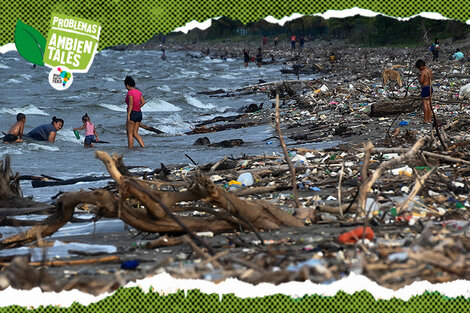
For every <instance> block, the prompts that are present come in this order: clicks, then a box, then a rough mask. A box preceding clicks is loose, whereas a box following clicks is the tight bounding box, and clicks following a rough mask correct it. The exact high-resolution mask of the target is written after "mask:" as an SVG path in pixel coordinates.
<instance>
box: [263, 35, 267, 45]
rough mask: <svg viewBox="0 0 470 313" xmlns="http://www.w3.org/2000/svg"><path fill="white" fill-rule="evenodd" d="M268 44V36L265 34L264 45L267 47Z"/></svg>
mask: <svg viewBox="0 0 470 313" xmlns="http://www.w3.org/2000/svg"><path fill="white" fill-rule="evenodd" d="M267 44H268V37H266V35H264V36H263V47H265V46H266V45H267Z"/></svg>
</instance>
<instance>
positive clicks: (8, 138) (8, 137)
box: [3, 134, 18, 142]
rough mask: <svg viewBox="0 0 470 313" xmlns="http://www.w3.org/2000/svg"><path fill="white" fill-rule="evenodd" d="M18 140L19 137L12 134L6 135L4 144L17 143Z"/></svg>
mask: <svg viewBox="0 0 470 313" xmlns="http://www.w3.org/2000/svg"><path fill="white" fill-rule="evenodd" d="M17 140H18V136H15V135H12V134H6V135H5V137H3V141H4V142H15V141H17Z"/></svg>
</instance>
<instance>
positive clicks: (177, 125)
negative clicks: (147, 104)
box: [156, 114, 192, 135]
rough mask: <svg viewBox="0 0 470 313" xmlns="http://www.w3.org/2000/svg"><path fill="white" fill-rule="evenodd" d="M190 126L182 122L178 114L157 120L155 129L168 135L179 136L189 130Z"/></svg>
mask: <svg viewBox="0 0 470 313" xmlns="http://www.w3.org/2000/svg"><path fill="white" fill-rule="evenodd" d="M191 126H192V125H191V124H190V123H188V122H185V121H183V119H182V118H181V116H180V115H179V114H173V115H171V116H169V117H163V118H160V119H159V120H158V124H157V126H156V128H158V129H160V130H161V131H164V132H165V133H166V134H168V135H181V134H183V133H185V132H188V131H190V130H191Z"/></svg>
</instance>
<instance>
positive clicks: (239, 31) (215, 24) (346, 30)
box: [151, 15, 470, 46]
mask: <svg viewBox="0 0 470 313" xmlns="http://www.w3.org/2000/svg"><path fill="white" fill-rule="evenodd" d="M291 34H295V35H296V36H300V35H304V36H305V38H306V40H308V41H312V40H344V41H346V42H350V43H354V44H360V45H363V46H384V45H402V44H413V43H416V42H419V41H422V40H423V39H425V41H427V42H431V41H433V40H434V38H439V39H451V40H454V41H455V40H462V39H466V38H469V34H470V25H467V24H465V23H462V22H459V21H453V20H432V19H425V18H422V17H416V18H413V19H410V20H408V21H399V20H397V19H394V18H390V17H385V16H382V15H378V16H376V17H363V16H359V15H356V16H352V17H347V18H330V19H327V20H326V19H323V18H321V17H318V16H304V17H302V18H299V19H296V20H293V21H290V22H287V23H285V24H284V26H280V25H278V24H272V23H268V22H266V21H265V20H260V21H258V22H254V23H249V24H246V25H244V24H242V23H241V22H239V21H234V20H231V19H229V18H226V17H222V18H220V19H218V20H213V21H212V25H211V27H209V28H208V29H206V30H200V29H194V30H191V31H189V32H188V34H184V33H181V32H175V33H170V34H168V35H167V38H171V39H172V41H180V42H188V43H189V42H199V41H213V40H219V41H220V40H230V41H245V40H259V38H260V36H263V35H266V36H268V37H269V40H270V41H272V39H273V38H274V37H276V36H278V37H279V39H280V40H281V41H283V40H284V41H285V40H288V38H289V36H290V35H291ZM161 38H162V35H159V36H155V37H154V38H152V39H151V41H157V40H161Z"/></svg>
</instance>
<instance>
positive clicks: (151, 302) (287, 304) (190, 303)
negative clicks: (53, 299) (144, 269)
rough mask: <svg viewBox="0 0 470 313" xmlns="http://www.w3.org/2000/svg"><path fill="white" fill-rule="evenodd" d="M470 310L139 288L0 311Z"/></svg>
mask: <svg viewBox="0 0 470 313" xmlns="http://www.w3.org/2000/svg"><path fill="white" fill-rule="evenodd" d="M469 310H470V301H469V300H468V299H465V298H463V297H458V298H446V297H443V296H441V295H440V294H439V293H436V292H433V293H424V294H423V295H420V296H415V297H412V298H411V299H410V300H408V301H404V300H400V299H396V298H394V299H391V300H375V299H374V297H373V296H372V295H371V294H370V293H368V292H366V291H361V292H356V293H355V294H353V295H350V294H347V293H344V292H341V291H340V292H338V293H337V294H336V295H335V296H333V297H323V296H318V295H313V296H305V297H303V298H300V299H293V298H291V297H289V296H286V295H282V294H277V295H273V296H266V297H263V298H238V297H236V296H234V295H233V294H228V295H224V296H223V297H222V299H219V295H217V294H210V295H207V294H203V293H201V292H200V291H197V290H191V291H188V293H187V296H185V295H184V292H183V291H179V292H178V293H176V294H170V295H167V296H161V295H158V294H156V293H153V292H149V293H144V292H142V290H141V289H139V288H127V289H125V288H121V289H119V290H117V291H116V292H115V293H114V294H113V295H112V296H110V297H107V298H105V299H103V300H101V301H99V302H97V303H93V304H90V305H88V306H83V305H81V304H78V303H74V304H73V305H72V306H70V307H69V308H57V307H52V306H47V307H39V308H34V309H31V308H30V309H26V308H23V307H19V306H11V307H8V308H0V313H7V312H8V313H10V312H16V313H20V312H25V313H26V312H29V313H44V312H49V313H53V312H67V313H75V312H77V313H78V312H83V313H85V312H109V313H113V312H118V313H120V312H141V313H146V312H180V313H185V312H188V313H198V312H224V313H230V312H234V313H235V312H244V313H251V312H253V313H261V312H284V313H290V312H292V313H304V312H326V313H328V312H331V313H337V312H410V313H411V312H467V311H469Z"/></svg>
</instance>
